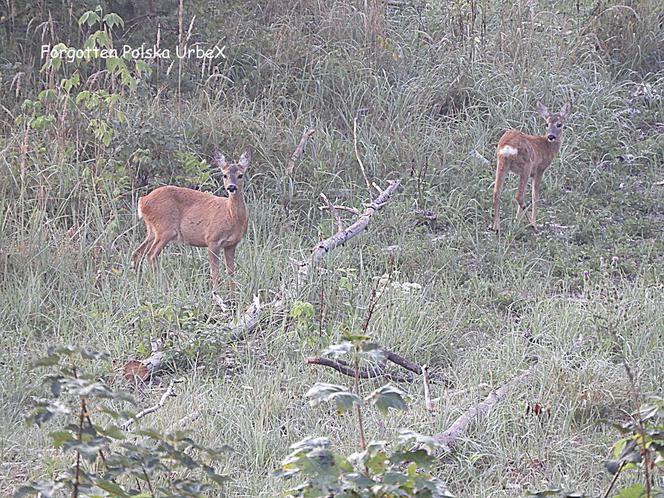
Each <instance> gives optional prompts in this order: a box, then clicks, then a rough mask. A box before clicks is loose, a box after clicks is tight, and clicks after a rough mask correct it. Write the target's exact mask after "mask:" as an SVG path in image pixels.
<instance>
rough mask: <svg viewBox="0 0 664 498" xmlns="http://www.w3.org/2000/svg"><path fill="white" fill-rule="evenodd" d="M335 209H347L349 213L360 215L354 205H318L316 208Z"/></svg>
mask: <svg viewBox="0 0 664 498" xmlns="http://www.w3.org/2000/svg"><path fill="white" fill-rule="evenodd" d="M332 208H334V209H336V210H337V211H348V212H349V213H353V214H354V215H355V216H359V215H360V211H359V209H355V208H354V207H348V206H337V205H334V206H320V207H319V208H318V209H321V210H325V209H332Z"/></svg>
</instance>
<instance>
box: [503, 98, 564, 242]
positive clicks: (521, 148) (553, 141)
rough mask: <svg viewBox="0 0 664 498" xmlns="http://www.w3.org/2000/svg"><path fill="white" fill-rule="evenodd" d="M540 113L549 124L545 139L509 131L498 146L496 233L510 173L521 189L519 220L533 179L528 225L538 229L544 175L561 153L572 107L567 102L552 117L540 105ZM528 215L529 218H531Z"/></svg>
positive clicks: (543, 136)
mask: <svg viewBox="0 0 664 498" xmlns="http://www.w3.org/2000/svg"><path fill="white" fill-rule="evenodd" d="M537 111H538V112H539V114H540V116H542V117H543V118H544V119H545V120H546V125H547V128H546V134H545V135H541V136H539V135H526V134H525V133H521V132H520V131H518V130H509V131H506V132H505V133H504V134H503V136H502V137H501V138H500V141H499V142H498V147H497V148H496V158H497V165H496V183H495V185H494V188H493V225H492V228H493V230H496V231H498V230H500V189H501V188H502V186H503V182H504V181H505V176H506V175H507V172H508V171H512V172H514V173H516V174H518V175H519V187H518V188H517V191H516V202H517V204H518V206H519V207H518V210H517V216H520V215H521V214H522V213H525V210H526V203H525V202H524V200H523V194H524V192H525V190H526V185H527V183H528V178H529V177H532V178H533V200H532V202H533V207H532V215H531V216H530V220H529V221H530V224H531V225H532V227H533V228H535V229H536V228H537V222H536V217H537V201H538V199H539V192H540V186H541V183H542V175H543V174H544V171H545V170H546V168H548V167H549V166H550V165H551V161H553V158H554V156H555V155H556V153H557V152H558V150H559V149H560V142H561V140H562V137H563V125H564V123H565V121H566V120H567V118H568V117H569V115H570V114H571V113H572V104H571V103H569V102H568V103H567V104H565V105H564V106H563V108H562V109H561V110H560V112H559V113H555V114H552V113H551V112H549V110H548V109H547V108H546V106H544V105H543V104H542V103H541V102H539V101H537ZM525 214H526V217H528V214H527V213H525Z"/></svg>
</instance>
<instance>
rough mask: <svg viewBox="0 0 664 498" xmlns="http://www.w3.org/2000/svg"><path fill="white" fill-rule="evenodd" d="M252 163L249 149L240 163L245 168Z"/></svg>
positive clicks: (242, 156) (241, 157)
mask: <svg viewBox="0 0 664 498" xmlns="http://www.w3.org/2000/svg"><path fill="white" fill-rule="evenodd" d="M250 161H251V150H249V149H247V150H245V151H244V154H242V155H241V156H240V160H239V161H238V163H239V164H240V166H242V167H243V168H246V167H247V166H249V162H250Z"/></svg>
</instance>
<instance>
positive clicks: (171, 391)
mask: <svg viewBox="0 0 664 498" xmlns="http://www.w3.org/2000/svg"><path fill="white" fill-rule="evenodd" d="M179 382H182V381H181V380H177V379H173V380H171V383H170V384H168V387H167V388H166V391H164V394H162V395H161V398H160V399H159V402H158V403H157V404H156V405H154V406H151V407H149V408H146V409H145V410H141V411H140V412H138V413H137V414H136V415H135V416H134V417H133V418H130V419H129V420H127V421H126V422H125V423H124V424H122V430H123V431H126V430H127V429H129V427H131V425H132V424H133V423H134V422H136V421H137V420H140V419H142V418H143V417H145V416H146V415H149V414H151V413H154V412H156V411H157V410H160V409H161V408H162V407H163V406H164V405H165V404H166V400H167V399H168V398H169V397H170V396H174V395H175V394H174V392H175V384H177V383H179Z"/></svg>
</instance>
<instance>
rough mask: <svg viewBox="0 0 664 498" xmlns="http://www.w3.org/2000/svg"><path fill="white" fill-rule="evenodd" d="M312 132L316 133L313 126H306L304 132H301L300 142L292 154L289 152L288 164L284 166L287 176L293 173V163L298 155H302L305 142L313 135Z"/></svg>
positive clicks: (297, 158) (298, 157)
mask: <svg viewBox="0 0 664 498" xmlns="http://www.w3.org/2000/svg"><path fill="white" fill-rule="evenodd" d="M314 133H316V129H315V128H308V129H306V130H304V133H302V138H300V143H298V144H297V147H295V150H294V151H293V154H291V157H290V159H289V160H288V166H287V167H286V175H288V176H292V175H293V173H294V172H295V163H296V162H297V161H298V160H299V159H300V156H302V153H303V152H304V148H305V147H306V146H307V142H308V141H309V139H310V138H311V137H312V136H313V134H314Z"/></svg>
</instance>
